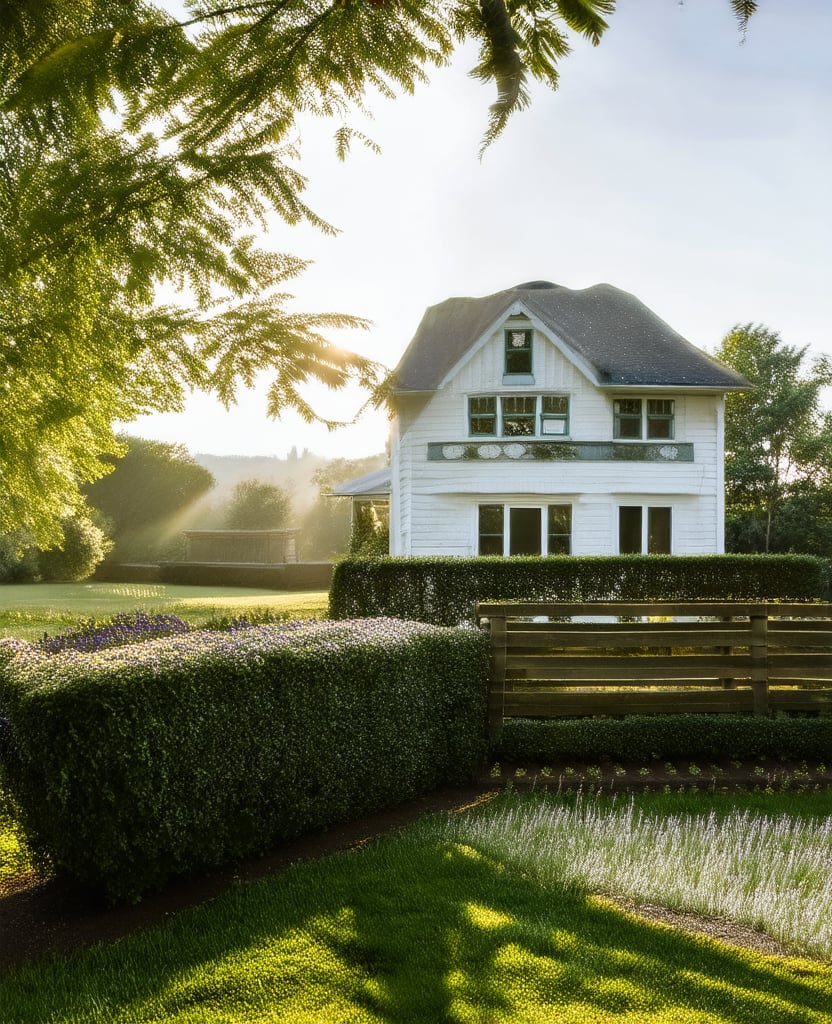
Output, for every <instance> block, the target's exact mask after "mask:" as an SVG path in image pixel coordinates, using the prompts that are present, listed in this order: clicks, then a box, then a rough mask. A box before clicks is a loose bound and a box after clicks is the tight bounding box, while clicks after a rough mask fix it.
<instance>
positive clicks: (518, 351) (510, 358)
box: [504, 327, 534, 376]
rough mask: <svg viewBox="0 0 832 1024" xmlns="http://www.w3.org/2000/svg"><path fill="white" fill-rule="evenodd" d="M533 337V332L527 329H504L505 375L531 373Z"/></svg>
mask: <svg viewBox="0 0 832 1024" xmlns="http://www.w3.org/2000/svg"><path fill="white" fill-rule="evenodd" d="M533 336H534V332H533V331H532V329H531V328H529V327H522V328H506V330H505V332H504V339H505V372H506V375H509V376H510V375H512V374H527V373H531V372H532V338H533Z"/></svg>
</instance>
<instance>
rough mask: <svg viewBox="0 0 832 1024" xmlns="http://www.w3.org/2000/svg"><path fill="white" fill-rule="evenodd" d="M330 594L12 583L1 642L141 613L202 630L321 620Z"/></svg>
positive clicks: (4, 597)
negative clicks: (221, 621)
mask: <svg viewBox="0 0 832 1024" xmlns="http://www.w3.org/2000/svg"><path fill="white" fill-rule="evenodd" d="M327 601H328V595H327V592H326V591H322V590H316V591H302V592H299V591H275V590H265V589H255V588H247V587H195V586H180V585H176V584H170V583H13V584H5V585H0V636H16V637H20V638H21V639H24V640H32V639H35V638H36V637H38V636H41V635H42V634H43V633H44V632H47V633H57V632H61V631H62V630H64V629H67V628H68V627H70V626H73V625H75V624H76V623H77V622H78V620H79V619H85V618H91V617H93V616H94V617H96V618H106V617H108V616H111V615H116V614H118V613H119V612H131V611H136V610H137V609H142V610H143V611H148V612H165V613H167V614H171V615H178V616H180V618H183V619H185V620H187V621H188V622H192V623H194V624H195V625H199V624H200V623H202V622H205V621H207V620H208V619H210V618H211V617H212V616H215V615H242V614H244V613H245V612H246V610H251V609H253V608H268V609H270V610H271V611H273V612H274V613H276V614H283V613H285V614H286V615H287V616H290V615H291V616H295V615H298V616H323V615H325V614H326V608H327Z"/></svg>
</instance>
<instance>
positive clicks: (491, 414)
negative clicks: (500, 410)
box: [468, 395, 497, 437]
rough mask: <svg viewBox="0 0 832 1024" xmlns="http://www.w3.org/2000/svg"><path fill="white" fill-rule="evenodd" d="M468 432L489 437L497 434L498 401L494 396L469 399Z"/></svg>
mask: <svg viewBox="0 0 832 1024" xmlns="http://www.w3.org/2000/svg"><path fill="white" fill-rule="evenodd" d="M468 430H469V432H470V433H471V434H474V435H476V434H485V435H487V436H489V437H493V436H494V435H495V434H496V433H497V399H496V398H495V397H494V396H493V395H484V396H483V397H481V398H469V399H468Z"/></svg>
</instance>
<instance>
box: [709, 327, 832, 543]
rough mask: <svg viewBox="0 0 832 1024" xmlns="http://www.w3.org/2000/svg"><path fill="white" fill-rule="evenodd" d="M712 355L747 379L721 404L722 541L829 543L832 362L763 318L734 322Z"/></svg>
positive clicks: (831, 533)
mask: <svg viewBox="0 0 832 1024" xmlns="http://www.w3.org/2000/svg"><path fill="white" fill-rule="evenodd" d="M716 355H717V358H718V359H720V360H721V361H722V362H724V363H727V364H728V365H729V366H732V367H733V368H734V369H735V370H738V371H739V372H740V373H741V374H743V376H745V377H746V378H747V380H748V381H749V382H750V383H751V384H752V388H751V389H750V390H749V391H746V392H737V393H735V394H732V395H729V396H728V399H727V402H726V412H725V490H726V545H727V547H728V548H729V550H733V551H801V552H806V553H809V554H828V553H829V550H830V548H831V547H832V414H830V413H829V412H826V411H824V410H823V408H822V397H823V389H824V388H826V387H828V386H829V385H832V362H830V360H829V359H828V358H826V357H820V358H817V359H814V360H811V361H809V359H808V350H807V348H806V347H803V348H798V347H796V346H794V345H787V344H786V343H785V342H784V341H783V340H782V338H781V337H780V335H779V334H778V333H777V332H776V331H772V330H770V329H769V328H767V327H764V326H762V325H760V324H744V325H738V326H736V327H734V329H733V330H732V331H730V332H729V333H728V334H727V335H726V336H725V338H724V339H723V340H722V344H721V345H720V347H719V349H718V350H717V353H716Z"/></svg>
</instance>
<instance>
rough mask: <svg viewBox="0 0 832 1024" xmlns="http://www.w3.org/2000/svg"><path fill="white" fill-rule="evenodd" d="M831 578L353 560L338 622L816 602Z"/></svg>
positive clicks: (746, 560)
mask: <svg viewBox="0 0 832 1024" xmlns="http://www.w3.org/2000/svg"><path fill="white" fill-rule="evenodd" d="M826 571H827V563H826V562H825V561H824V560H823V559H821V558H816V557H814V556H812V555H701V556H694V555H614V556H609V557H607V556H597V555H596V556H591V557H577V556H562V555H561V556H556V557H552V558H531V557H515V558H496V557H495V558H348V559H345V560H344V561H342V562H339V563H338V564H337V565H336V566H335V570H334V573H333V579H332V588H331V590H330V597H329V614H330V616H331V617H332V618H334V619H342V618H354V617H359V616H374V615H393V616H396V617H399V618H403V619H415V620H418V621H421V622H432V623H435V624H437V625H444V626H454V625H458V624H460V623H463V622H471V621H472V620H473V618H474V614H475V612H474V609H475V607H476V604H477V602H478V601H521V600H537V601H592V600H599V601H600V600H608V601H614V600H628V601H648V600H656V601H662V600H664V601H693V600H713V601H716V600H725V601H728V600H746V601H751V600H768V601H777V600H790V601H812V600H817V599H819V598H821V597H823V596H824V595H825V591H826Z"/></svg>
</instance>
